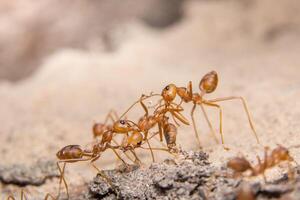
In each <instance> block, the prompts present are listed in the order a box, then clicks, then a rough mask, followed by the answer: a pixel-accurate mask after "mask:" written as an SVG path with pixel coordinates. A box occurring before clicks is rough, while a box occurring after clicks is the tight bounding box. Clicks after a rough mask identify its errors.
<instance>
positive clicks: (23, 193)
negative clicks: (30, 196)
mask: <svg viewBox="0 0 300 200" xmlns="http://www.w3.org/2000/svg"><path fill="white" fill-rule="evenodd" d="M23 199H24V200H27V197H26V195H25V192H24V190H23V189H22V190H21V200H23Z"/></svg>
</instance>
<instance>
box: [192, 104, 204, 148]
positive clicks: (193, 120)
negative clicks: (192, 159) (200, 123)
mask: <svg viewBox="0 0 300 200" xmlns="http://www.w3.org/2000/svg"><path fill="white" fill-rule="evenodd" d="M195 109H196V104H194V106H193V108H192V111H191V118H192V123H193V128H194V132H195V136H196V139H197V142H198V145H199V148H200V149H201V148H202V146H201V142H200V137H199V133H198V130H197V127H196V123H195V118H194V112H195Z"/></svg>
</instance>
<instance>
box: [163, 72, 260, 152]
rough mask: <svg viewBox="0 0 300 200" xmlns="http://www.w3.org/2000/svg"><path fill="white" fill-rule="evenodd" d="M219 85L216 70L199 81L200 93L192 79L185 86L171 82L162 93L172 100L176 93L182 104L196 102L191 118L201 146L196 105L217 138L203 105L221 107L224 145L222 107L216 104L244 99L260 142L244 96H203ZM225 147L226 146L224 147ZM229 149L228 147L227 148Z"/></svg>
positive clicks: (246, 110) (252, 126)
mask: <svg viewBox="0 0 300 200" xmlns="http://www.w3.org/2000/svg"><path fill="white" fill-rule="evenodd" d="M217 85H218V75H217V72H215V71H211V72H209V73H207V74H206V75H204V76H203V78H202V79H201V81H200V83H199V89H200V92H199V93H193V89H192V82H191V81H190V82H189V84H188V86H187V87H186V88H185V87H177V86H176V85H174V84H169V85H167V86H166V87H165V88H164V89H163V92H162V95H163V96H164V98H165V99H167V100H169V101H172V100H173V99H175V97H176V94H177V95H178V96H179V97H180V98H181V102H180V103H179V104H178V105H181V104H182V102H185V103H188V102H192V103H193V104H194V106H193V108H192V110H191V118H192V122H193V128H194V132H195V135H196V138H197V141H198V145H199V147H200V148H201V143H200V139H199V133H198V131H197V127H196V123H195V119H194V111H195V109H196V106H197V105H199V106H200V108H201V110H202V112H203V114H204V117H205V119H206V122H207V123H208V125H209V128H210V130H211V132H212V133H213V136H214V138H215V139H216V135H215V131H214V129H213V127H212V124H211V122H210V120H209V118H208V115H207V113H206V111H205V108H204V106H203V105H206V106H211V107H215V108H218V109H219V115H220V135H221V141H222V145H224V138H223V129H222V127H223V126H222V108H221V106H220V105H218V104H216V103H217V102H221V101H228V100H234V99H239V100H241V101H242V103H243V107H244V109H245V112H246V114H247V117H248V121H249V124H250V127H251V129H252V131H253V133H254V135H255V138H256V140H257V143H259V139H258V137H257V134H256V131H255V128H254V125H253V123H252V120H251V117H250V113H249V110H248V107H247V104H246V101H245V99H244V98H243V97H239V96H230V97H224V98H217V99H210V100H205V99H204V98H203V97H204V95H205V94H209V93H212V92H214V91H215V89H216V88H217ZM224 148H225V147H224ZM225 149H228V148H225Z"/></svg>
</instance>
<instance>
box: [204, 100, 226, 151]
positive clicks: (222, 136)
mask: <svg viewBox="0 0 300 200" xmlns="http://www.w3.org/2000/svg"><path fill="white" fill-rule="evenodd" d="M203 103H204V104H205V105H207V106H212V107H216V108H218V109H219V117H220V127H219V128H220V135H221V141H222V145H223V148H224V149H225V150H229V148H228V147H226V146H225V145H224V135H223V125H222V121H223V120H222V119H223V117H222V116H223V114H222V108H221V106H220V105H218V104H214V103H209V102H203Z"/></svg>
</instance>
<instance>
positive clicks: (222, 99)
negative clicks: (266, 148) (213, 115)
mask: <svg viewBox="0 0 300 200" xmlns="http://www.w3.org/2000/svg"><path fill="white" fill-rule="evenodd" d="M234 99H239V100H241V101H242V103H243V107H244V110H245V112H246V114H247V117H248V121H249V124H250V127H251V129H252V132H253V134H254V136H255V138H256V141H257V143H258V144H260V142H259V139H258V136H257V133H256V130H255V128H254V125H253V122H252V119H251V116H250V112H249V109H248V107H247V104H246V100H245V99H244V98H243V97H238V96H231V97H225V98H217V99H211V100H208V101H209V102H211V103H214V102H220V101H228V100H234Z"/></svg>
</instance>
